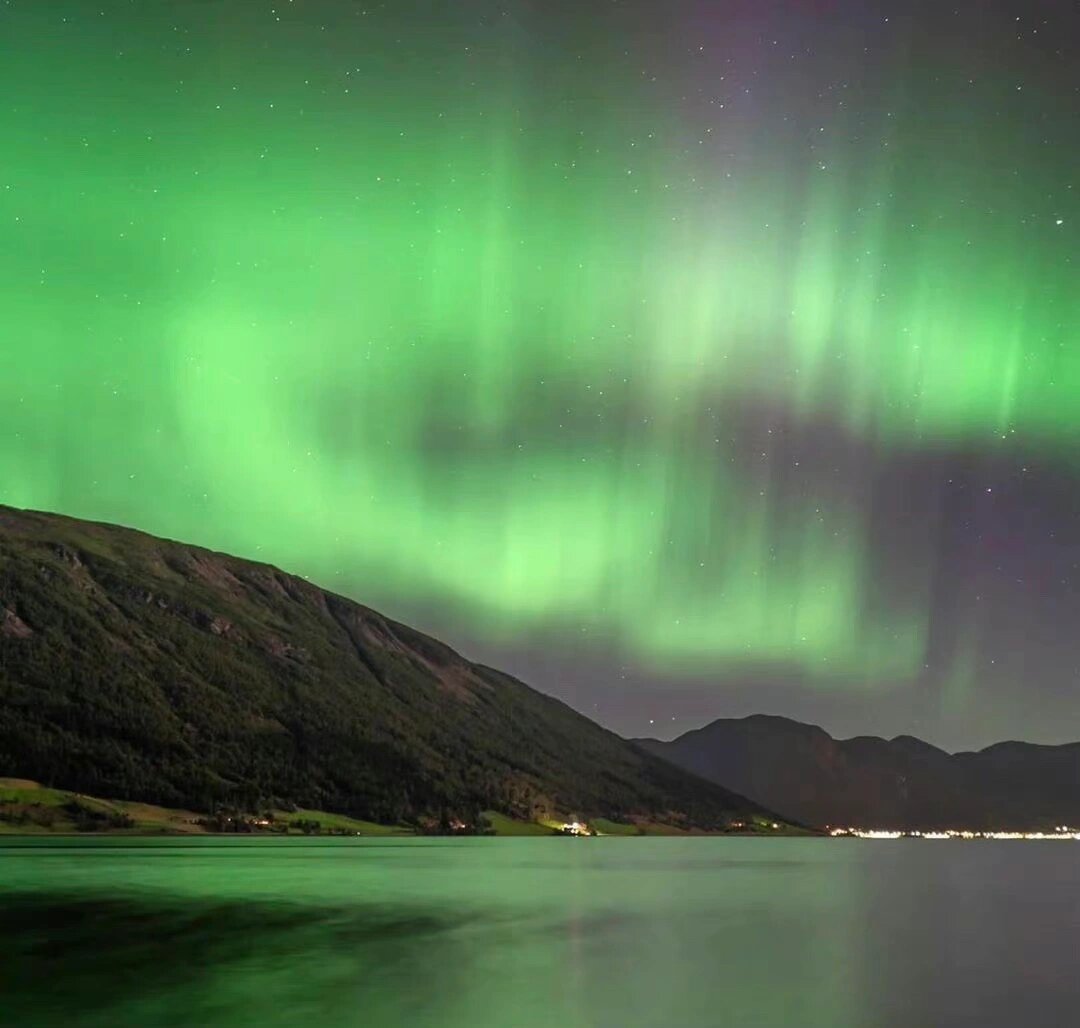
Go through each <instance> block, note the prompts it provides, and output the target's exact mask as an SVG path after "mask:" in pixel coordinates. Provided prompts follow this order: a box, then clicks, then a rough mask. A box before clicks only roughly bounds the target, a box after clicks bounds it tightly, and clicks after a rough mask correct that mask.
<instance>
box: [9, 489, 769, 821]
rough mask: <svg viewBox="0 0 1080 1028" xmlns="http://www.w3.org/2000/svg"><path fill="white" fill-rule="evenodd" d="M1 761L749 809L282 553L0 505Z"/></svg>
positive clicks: (328, 804)
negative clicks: (221, 549) (239, 555)
mask: <svg viewBox="0 0 1080 1028" xmlns="http://www.w3.org/2000/svg"><path fill="white" fill-rule="evenodd" d="M0 774H8V775H19V776H25V777H28V778H33V779H38V780H41V781H43V782H45V783H47V784H55V785H57V786H62V787H64V788H70V789H77V790H80V791H84V792H87V793H92V794H95V795H105V796H115V797H123V798H128V799H140V800H145V801H149V802H157V803H162V804H166V805H172V806H189V807H194V808H196V809H204V810H205V809H209V808H211V807H213V806H215V805H222V804H229V805H236V806H247V807H254V806H257V805H260V804H271V803H295V804H297V805H299V806H305V807H314V808H319V809H325V810H332V811H340V812H344V813H349V814H353V815H355V816H359V817H364V818H370V819H373V820H381V821H400V820H405V819H417V818H421V817H424V816H438V815H439V814H440V813H446V814H454V815H457V816H462V817H465V818H468V817H470V816H474V815H475V813H476V812H477V811H478V810H482V809H496V810H500V811H502V812H505V813H508V814H511V815H516V816H526V817H528V816H531V815H536V814H538V813H540V812H542V811H545V810H550V811H553V812H557V811H562V812H567V811H574V812H579V813H582V814H585V815H605V816H608V817H612V818H627V817H632V816H639V817H642V818H649V819H652V820H658V821H663V822H668V823H673V824H686V825H697V826H701V827H721V826H723V825H725V824H726V823H727V822H728V821H729V819H730V818H732V817H743V816H745V815H746V814H748V813H749V812H751V810H752V805H751V804H750V803H749V802H748V801H746V800H744V799H743V798H742V797H740V796H736V795H734V794H732V793H730V792H727V791H726V790H724V789H722V788H719V787H717V786H715V785H713V784H710V783H707V782H705V781H703V780H701V779H699V778H696V777H695V776H692V775H690V774H687V773H686V772H684V771H682V770H679V769H677V768H675V767H674V766H672V765H670V764H668V763H666V762H664V761H662V760H660V759H658V758H656V757H653V756H651V755H649V754H646V753H644V752H643V751H641V750H639V749H638V748H636V747H634V746H633V745H631V744H630V743H628V742H626V741H625V740H623V739H620V738H619V737H618V736H616V735H614V734H612V733H611V732H608V731H606V730H605V729H603V728H601V727H599V726H598V725H596V724H594V723H593V722H591V721H589V720H588V719H586V718H584V717H582V716H581V715H580V714H577V713H575V712H574V711H573V710H571V709H570V708H569V707H567V706H565V705H564V704H562V703H560V702H558V701H557V700H554V699H552V698H550V697H548V696H544V695H542V694H540V693H538V692H535V691H534V690H532V689H530V688H528V687H527V686H525V685H523V684H522V683H521V682H518V681H516V680H515V679H513V678H510V677H509V676H507V675H504V674H501V673H500V672H498V671H494V670H492V669H490V668H486V667H481V666H479V665H475V664H471V663H469V662H468V661H466V660H464V659H463V658H462V657H460V656H459V655H458V654H456V653H455V652H454V651H453V650H451V649H450V648H449V647H447V646H445V645H443V644H442V643H440V642H438V641H436V640H435V639H431V638H428V637H427V636H424V635H422V634H421V633H419V632H416V631H414V630H413V629H411V628H408V627H406V626H405V625H401V624H397V623H396V622H394V621H391V620H389V619H388V618H385V617H383V616H382V615H380V614H378V613H376V612H375V611H373V610H369V609H368V608H366V607H362V606H360V605H359V604H356V603H353V602H351V601H350V600H347V599H344V598H343V597H341V596H336V595H334V594H333V593H328V592H325V591H324V590H322V589H319V588H317V587H316V586H314V585H311V584H309V583H307V582H305V581H303V580H301V579H298V578H294V577H292V576H290V575H287V574H284V573H283V572H281V571H279V570H277V569H276V568H273V567H269V566H267V565H264V564H255V563H252V562H249V561H244V560H239V559H236V558H233V557H228V556H224V555H222V554H217V553H211V552H209V551H207V550H202V549H199V548H196V547H193V546H185V545H181V544H178V543H173V542H166V541H163V540H159V539H155V538H153V537H151V536H147V535H143V534H141V533H138V532H133V531H130V530H127V529H122V528H117V527H112V526H107V525H98V524H90V523H87V522H81V521H75V520H71V519H68V518H63V517H58V516H54V515H47V514H39V513H30V512H23V511H17V510H13V509H11V508H6V507H0Z"/></svg>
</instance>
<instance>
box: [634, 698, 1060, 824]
mask: <svg viewBox="0 0 1080 1028" xmlns="http://www.w3.org/2000/svg"><path fill="white" fill-rule="evenodd" d="M634 741H635V742H636V743H637V744H638V745H639V746H641V747H642V748H643V749H646V750H648V751H649V752H651V753H655V754H657V755H658V756H662V757H664V758H665V759H667V760H670V761H672V762H673V763H676V764H678V765H679V766H680V767H682V768H684V769H686V770H690V771H693V772H694V773H696V774H700V775H702V776H703V777H706V778H709V779H710V780H712V781H717V780H718V779H721V778H722V780H723V781H724V783H725V785H727V787H728V788H731V789H734V790H736V791H738V792H740V793H742V794H745V795H747V796H750V797H752V798H754V799H756V800H758V801H759V802H761V803H763V804H765V805H767V806H769V807H770V808H771V809H774V810H778V811H779V812H780V813H781V814H785V815H787V816H789V817H794V818H796V819H799V820H807V821H808V822H809V823H813V824H821V825H833V826H845V827H847V826H854V827H860V828H897V829H923V828H926V829H934V828H972V829H978V830H996V829H1002V830H1004V829H1046V828H1050V827H1055V826H1057V825H1061V824H1063V823H1069V824H1078V823H1080V742H1074V743H1060V744H1056V745H1046V744H1041V743H1027V742H1022V741H1019V740H1005V741H1002V742H998V743H992V744H991V745H989V746H986V747H984V748H983V749H980V750H960V751H957V752H955V753H950V752H948V751H946V750H943V749H941V748H939V747H937V746H934V745H933V744H931V743H928V742H925V741H924V740H922V739H919V738H917V737H916V736H912V735H898V736H894V737H893V738H891V739H887V738H884V737H882V736H874V735H857V736H853V737H850V738H847V739H836V738H834V737H833V736H831V735H830V734H829V733H828V732H826V731H825V730H824V729H823V728H821V727H819V726H817V725H810V724H805V723H803V722H800V721H795V720H793V719H791V718H785V717H781V716H779V715H770V714H752V715H750V716H749V717H745V718H718V719H716V720H714V721H712V722H710V723H709V724H707V725H703V726H702V727H700V728H696V729H692V730H691V731H689V732H685V733H684V734H683V735H681V736H679V737H678V738H676V739H672V740H670V741H661V740H658V739H637V740H634Z"/></svg>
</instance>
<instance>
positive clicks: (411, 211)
mask: <svg viewBox="0 0 1080 1028" xmlns="http://www.w3.org/2000/svg"><path fill="white" fill-rule="evenodd" d="M948 6H949V9H948V10H944V9H943V8H942V5H939V4H933V3H928V2H919V3H911V4H903V5H896V4H889V3H882V2H879V0H864V2H856V0H835V2H826V0H816V2H808V3H796V2H794V0H785V2H781V0H775V2H772V0H754V2H731V3H728V2H723V0H716V2H712V3H709V2H704V0H697V2H687V0H672V2H667V3H663V4H660V3H652V2H645V0H623V2H597V3H569V2H546V3H538V2H521V0H507V2H505V3H501V4H500V3H489V2H480V0H473V2H470V0H466V2H462V3H455V4H445V5H442V4H425V3H419V2H417V0H391V2H388V3H385V4H374V3H373V4H370V5H367V6H365V5H364V4H360V3H352V2H344V0H334V2H314V0H312V2H307V0H292V2H290V0H276V2H262V0H258V2H257V0H222V2H217V3H207V2H192V0H171V2H169V3H148V4H132V3H121V2H110V0H103V2H102V3H98V4H87V3H76V2H70V0H56V2H55V3H54V2H50V3H48V4H42V3H40V2H37V0H10V2H8V3H6V4H5V5H4V6H3V7H2V8H0V39H2V40H3V47H4V53H3V60H2V62H0V83H2V85H3V94H4V102H3V105H2V106H0V130H2V134H3V139H4V147H3V163H2V170H0V225H3V231H4V246H3V248H2V250H0V273H2V274H0V297H2V304H3V311H4V315H5V316H4V327H3V332H4V335H3V339H4V359H3V364H2V370H0V502H3V503H8V504H12V505H16V506H22V507H34V508H39V509H48V510H57V511H62V512H64V513H68V514H72V515H75V516H79V517H90V518H96V519H101V520H109V521H119V522H122V523H125V524H131V525H134V526H136V527H139V528H142V529H145V530H146V531H150V532H153V533H156V534H160V535H167V536H171V537H174V538H181V539H184V540H187V541H191V542H197V543H201V544H203V545H208V546H212V547H215V548H219V549H226V550H229V551H231V552H234V553H237V554H240V555H243V556H251V557H257V558H259V559H265V560H269V561H271V562H273V563H275V564H278V565H280V566H282V567H284V568H286V569H288V570H291V571H295V572H297V573H301V574H305V575H308V576H309V577H311V578H312V579H313V580H315V581H318V582H320V583H321V584H324V585H326V586H328V587H331V588H334V589H336V590H338V591H341V592H344V593H347V594H349V595H352V596H354V597H356V598H357V599H359V600H361V601H362V602H365V603H368V604H371V605H372V606H375V607H378V608H379V609H382V610H384V611H386V612H387V613H389V614H391V615H393V616H396V617H399V618H401V619H402V620H408V621H412V622H413V623H416V624H418V626H420V627H423V628H426V629H428V630H431V631H433V632H435V633H436V634H439V635H441V636H443V637H444V638H446V639H447V640H448V641H450V642H452V643H454V644H456V645H457V646H458V647H459V648H462V649H463V650H464V651H465V652H466V653H468V654H469V655H472V656H477V657H483V658H484V659H489V660H490V661H491V662H496V661H498V662H499V663H500V664H501V666H503V667H506V668H507V670H510V671H513V672H515V673H518V674H520V675H521V676H522V677H525V678H526V680H528V681H530V682H531V684H534V685H536V686H537V687H539V688H541V689H544V690H545V691H549V692H552V693H554V694H556V695H559V696H561V697H563V698H565V699H567V700H568V702H571V703H572V704H573V705H575V706H577V707H579V709H582V710H583V711H584V712H585V713H588V714H591V715H594V716H597V717H599V718H600V719H601V720H602V721H604V722H605V723H607V724H609V725H610V726H611V727H613V728H615V729H616V730H620V731H624V732H627V733H634V734H645V733H646V732H649V733H653V732H660V731H661V730H662V729H664V728H665V726H671V730H672V731H674V730H675V728H676V726H677V727H678V728H682V727H690V725H691V722H692V721H693V720H694V719H695V718H696V719H697V720H698V721H700V720H704V719H706V718H709V717H714V716H722V715H731V714H741V713H750V712H752V711H755V710H761V711H767V712H776V713H785V714H790V715H792V716H801V717H805V718H806V719H808V720H817V721H819V722H821V723H824V724H825V725H826V727H828V728H830V729H831V730H833V731H840V732H843V731H876V732H882V733H886V734H895V733H896V732H899V731H918V732H919V733H920V734H922V735H924V736H925V737H927V738H929V739H930V740H931V741H935V742H941V743H943V744H946V745H972V744H983V743H986V742H989V741H991V740H992V739H994V738H996V737H997V736H998V735H1001V734H1008V735H1024V736H1026V737H1029V738H1032V739H1036V740H1040V739H1044V740H1047V741H1059V740H1064V739H1074V738H1080V641H1078V639H1077V638H1076V632H1075V629H1074V627H1073V626H1074V625H1075V624H1076V623H1077V619H1078V618H1080V594H1078V591H1077V587H1078V585H1080V522H1078V512H1080V488H1078V486H1080V479H1078V475H1080V466H1078V462H1077V460H1076V452H1077V449H1076V448H1077V446H1078V443H1080V331H1078V328H1077V326H1078V324H1080V280H1078V275H1077V271H1078V268H1077V260H1076V244H1077V227H1078V226H1080V202H1078V196H1077V188H1076V177H1077V169H1078V168H1080V160H1078V157H1080V142H1078V137H1080V91H1078V76H1077V70H1076V69H1077V67H1078V66H1080V63H1078V60H1077V53H1076V43H1077V39H1078V38H1080V25H1078V14H1077V12H1076V11H1075V9H1073V10H1069V9H1068V7H1069V5H1066V4H1062V3H1053V2H1047V0H1036V2H1025V3H1019V2H1016V3H1000V2H983V3H976V2H974V0H964V2H961V3H959V4H957V5H948ZM673 718H675V719H677V721H672V719H673ZM649 721H655V722H656V724H655V726H654V727H652V728H650V726H649Z"/></svg>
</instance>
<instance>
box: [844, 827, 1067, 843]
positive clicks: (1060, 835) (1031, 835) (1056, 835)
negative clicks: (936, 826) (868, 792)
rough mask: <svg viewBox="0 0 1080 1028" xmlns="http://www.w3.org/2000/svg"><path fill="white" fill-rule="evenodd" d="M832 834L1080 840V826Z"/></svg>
mask: <svg viewBox="0 0 1080 1028" xmlns="http://www.w3.org/2000/svg"><path fill="white" fill-rule="evenodd" d="M829 834H830V835H831V836H833V837H834V838H835V837H839V836H852V837H854V838H856V839H1030V840H1041V839H1074V840H1076V841H1080V828H1070V827H1069V826H1068V825H1061V826H1060V827H1057V828H1055V829H1054V830H1053V831H1052V832H974V831H971V830H970V829H957V828H950V829H948V830H947V831H930V832H923V831H919V830H918V829H914V830H912V831H894V830H891V829H880V828H830V829H829Z"/></svg>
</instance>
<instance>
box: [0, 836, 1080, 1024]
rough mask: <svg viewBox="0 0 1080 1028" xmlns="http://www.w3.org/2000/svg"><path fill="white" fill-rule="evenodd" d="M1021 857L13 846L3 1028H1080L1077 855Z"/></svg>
mask: <svg viewBox="0 0 1080 1028" xmlns="http://www.w3.org/2000/svg"><path fill="white" fill-rule="evenodd" d="M50 842H51V841H50ZM1002 847H1003V848H1004V849H1006V850H1008V851H1009V852H1007V853H1001V852H999V849H1000V848H1002ZM999 849H995V844H992V843H978V844H969V845H966V846H958V847H945V848H944V849H940V848H934V847H930V846H929V845H928V844H924V845H922V846H921V847H920V844H918V843H911V844H900V845H898V844H873V843H862V842H857V841H853V842H832V841H828V840H806V841H796V840H772V841H757V840H729V839H695V840H589V841H587V842H578V841H572V842H571V841H566V840H558V839H556V840H475V841H469V840H461V841H454V842H450V843H441V842H429V841H426V840H416V841H407V842H405V843H402V842H400V841H395V842H394V843H384V844H372V843H365V842H357V843H349V842H343V843H340V844H337V843H335V844H325V843H322V844H320V843H316V844H299V845H291V844H288V843H285V844H273V845H259V844H239V843H235V844H234V843H228V844H224V845H218V844H212V843H203V842H198V843H195V844H191V843H180V844H176V845H173V844H171V843H168V842H165V843H160V842H159V843H157V844H145V845H143V844H138V843H135V844H133V843H132V842H131V841H124V842H122V843H120V842H117V841H116V840H109V841H98V842H94V841H90V840H88V841H82V840H79V841H77V842H75V843H74V844H73V845H59V846H54V845H51V844H49V843H46V846H45V848H43V849H41V848H39V849H32V848H29V847H22V848H11V849H7V848H3V849H0V882H2V883H3V885H2V886H0V888H2V890H3V891H2V892H0V923H2V928H3V933H4V934H3V939H4V951H5V957H4V960H3V961H0V998H2V1001H3V1004H2V1014H0V1023H2V1024H3V1025H4V1026H5V1028H9V1026H10V1028H22V1026H33V1028H41V1026H51V1025H57V1026H59V1025H64V1026H74V1028H99V1026H100V1028H105V1026H109V1028H124V1026H136V1025H138V1026H140V1028H142V1026H152V1025H161V1026H176V1028H181V1026H183V1028H187V1026H192V1028H194V1026H199V1028H217V1026H226V1025H246V1024H258V1025H269V1026H278V1025H281V1026H284V1025H290V1026H295V1025H303V1024H304V1023H305V1022H311V1023H312V1024H313V1028H353V1026H365V1028H382V1026H397V1025H408V1026H410V1028H412V1026H419V1028H428V1026H431V1028H434V1026H436V1025H437V1026H439V1028H465V1026H470V1028H546V1026H554V1025H558V1026H570V1028H718V1026H726V1025H731V1026H736V1028H743V1026H751V1025H760V1026H787V1025H791V1026H795V1028H875V1026H883V1028H884V1026H892V1025H910V1024H917V1025H934V1026H945V1025H949V1026H951V1025H967V1024H976V1023H978V1024H983V1025H991V1026H993V1028H997V1026H1004V1025H1007V1024H1008V1025H1011V1024H1014V1023H1020V1021H1022V1022H1023V1023H1025V1024H1027V1025H1041V1024H1046V1025H1051V1024H1053V1025H1059V1024H1066V1023H1072V1015H1071V1011H1072V1010H1073V1009H1075V1007H1076V1003H1077V1001H1078V1000H1080V988H1078V986H1077V984H1076V981H1075V976H1074V975H1073V974H1072V973H1071V969H1070V954H1071V953H1072V952H1074V945H1075V943H1076V942H1077V941H1080V940H1078V939H1076V934H1077V931H1078V925H1080V916H1078V915H1080V889H1078V886H1077V883H1076V877H1075V875H1074V873H1073V867H1072V864H1071V862H1070V859H1069V858H1068V855H1067V854H1065V853H1064V852H1062V851H1061V848H1060V847H1055V846H1050V845H1049V844H1047V846H1046V848H1044V849H1043V850H1041V851H1040V850H1039V849H1038V847H1037V844H1033V845H1032V846H1028V847H1020V848H1019V849H1018V848H1017V847H1016V846H1015V844H1013V845H1012V846H1010V844H1007V843H1006V844H999ZM1046 849H1049V850H1052V851H1055V850H1056V851H1058V852H1056V853H1047V852H1046ZM930 851H934V852H930ZM947 851H948V852H947ZM1021 851H1024V852H1021ZM1018 1018H1019V1019H1020V1020H1017V1019H1018Z"/></svg>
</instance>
